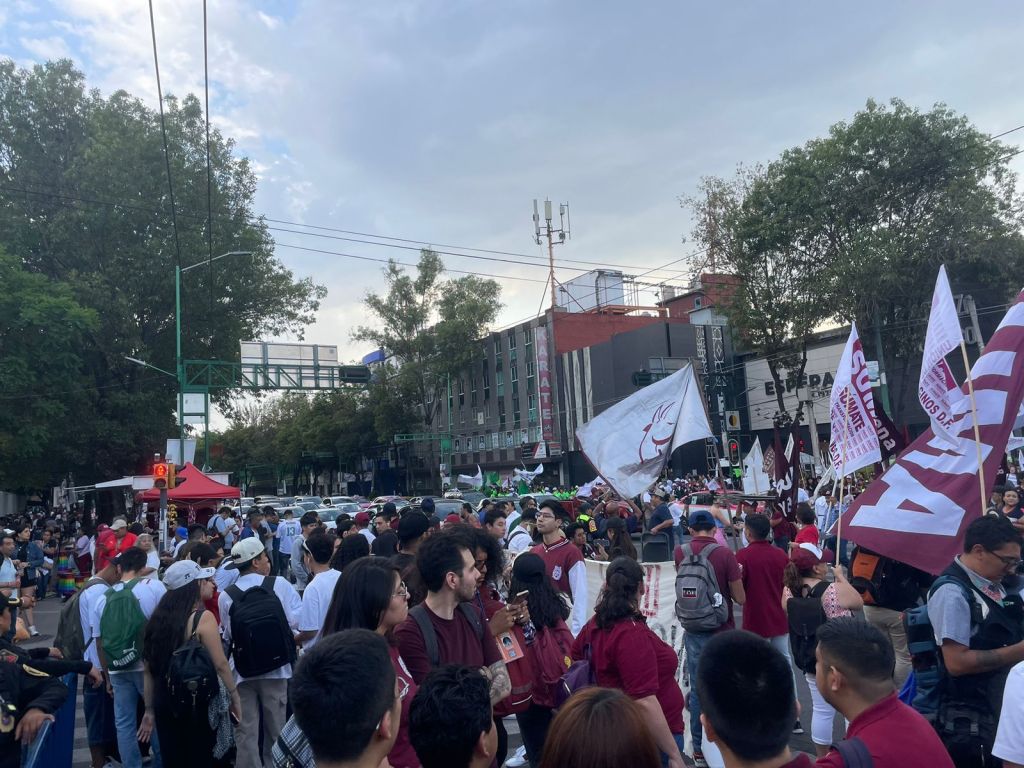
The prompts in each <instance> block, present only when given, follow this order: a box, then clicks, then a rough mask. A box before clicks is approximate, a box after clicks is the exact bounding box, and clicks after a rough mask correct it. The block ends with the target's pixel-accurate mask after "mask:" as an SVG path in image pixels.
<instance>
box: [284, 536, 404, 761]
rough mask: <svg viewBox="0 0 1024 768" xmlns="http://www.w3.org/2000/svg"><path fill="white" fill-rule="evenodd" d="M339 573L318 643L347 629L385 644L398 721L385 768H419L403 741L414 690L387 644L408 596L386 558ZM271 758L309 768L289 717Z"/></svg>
mask: <svg viewBox="0 0 1024 768" xmlns="http://www.w3.org/2000/svg"><path fill="white" fill-rule="evenodd" d="M352 539H358V540H359V541H361V542H362V546H364V547H367V546H369V545H368V544H367V543H366V538H365V537H363V536H350V537H349V538H348V539H346V540H345V541H350V540H352ZM342 547H344V543H343V544H342ZM339 551H340V550H339ZM344 568H345V570H344V571H343V572H342V575H341V578H340V579H338V583H337V584H335V585H334V593H333V594H332V596H331V604H330V607H329V608H328V609H327V615H326V616H325V617H324V625H323V634H322V638H321V642H322V641H323V639H324V638H327V637H328V636H330V635H333V634H335V633H336V632H342V631H344V630H347V629H368V630H370V631H371V632H376V633H377V634H378V635H381V636H383V637H384V639H385V640H387V641H388V648H389V651H390V654H391V665H392V666H393V667H394V670H395V676H396V677H397V679H398V685H399V688H400V690H401V693H400V697H401V699H402V716H401V719H400V720H399V728H398V736H397V737H396V739H395V743H394V746H392V748H391V752H390V753H389V754H388V760H387V762H388V764H389V765H391V766H392V767H393V768H419V764H420V763H419V758H417V757H416V752H415V751H414V750H413V748H412V744H411V742H410V741H409V705H410V704H411V703H412V699H413V697H414V696H415V695H416V689H417V686H416V683H415V681H414V680H413V678H412V674H411V673H410V672H409V670H408V668H407V667H406V666H405V662H404V661H402V657H401V656H400V655H399V653H398V647H397V646H396V645H395V643H394V639H393V631H394V629H395V627H397V626H398V625H399V624H401V623H402V622H404V621H405V619H406V617H407V616H408V615H409V602H408V601H409V591H408V589H406V586H405V584H404V582H403V581H402V578H401V574H400V572H399V570H398V567H397V566H396V565H395V564H394V563H392V562H391V560H390V559H388V558H384V557H365V556H361V557H357V558H356V559H355V560H353V561H351V562H348V563H346V564H345V566H344ZM273 755H274V765H275V766H279V765H281V766H283V765H290V766H297V767H299V768H315V764H314V762H313V754H312V750H311V749H310V747H309V742H308V741H307V739H306V737H305V734H303V733H302V730H301V729H300V728H299V725H298V723H297V721H296V719H295V716H294V715H293V716H292V717H291V718H289V720H288V722H287V723H286V724H285V726H284V728H283V729H282V731H281V736H280V738H279V739H278V740H277V743H276V744H274V749H273Z"/></svg>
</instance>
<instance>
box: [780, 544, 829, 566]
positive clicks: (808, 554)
mask: <svg viewBox="0 0 1024 768" xmlns="http://www.w3.org/2000/svg"><path fill="white" fill-rule="evenodd" d="M789 558H790V560H792V561H793V562H794V563H795V564H796V567H797V568H799V569H800V570H809V569H811V568H813V567H814V566H816V565H818V564H819V563H827V562H835V559H836V555H835V552H833V551H832V550H831V549H821V548H820V547H819V546H818V545H817V544H812V543H811V542H809V541H805V542H802V543H801V544H797V545H796V546H795V547H793V552H792V553H791V554H790V556H789Z"/></svg>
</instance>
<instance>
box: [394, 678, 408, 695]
mask: <svg viewBox="0 0 1024 768" xmlns="http://www.w3.org/2000/svg"><path fill="white" fill-rule="evenodd" d="M396 679H397V680H398V684H399V685H400V686H402V687H401V688H400V689H399V691H398V698H400V699H404V698H405V697H406V696H408V695H409V681H408V680H406V679H404V678H401V677H398V678H396Z"/></svg>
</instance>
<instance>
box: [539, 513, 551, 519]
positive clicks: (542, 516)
mask: <svg viewBox="0 0 1024 768" xmlns="http://www.w3.org/2000/svg"><path fill="white" fill-rule="evenodd" d="M537 519H538V520H554V519H555V516H554V515H551V514H543V513H542V514H539V515H537Z"/></svg>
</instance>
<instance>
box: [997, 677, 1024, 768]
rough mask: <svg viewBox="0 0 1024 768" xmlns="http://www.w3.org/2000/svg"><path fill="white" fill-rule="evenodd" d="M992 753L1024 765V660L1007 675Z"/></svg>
mask: <svg viewBox="0 0 1024 768" xmlns="http://www.w3.org/2000/svg"><path fill="white" fill-rule="evenodd" d="M992 754H993V755H995V756H996V757H1000V758H1002V759H1003V760H1006V761H1008V762H1011V763H1020V764H1022V765H1024V661H1021V662H1018V663H1017V664H1015V665H1014V666H1013V668H1012V669H1011V670H1010V674H1009V675H1007V677H1006V687H1005V688H1004V689H1003V709H1002V713H1001V714H1000V715H999V729H998V730H997V731H996V743H995V744H994V745H993V746H992Z"/></svg>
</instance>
